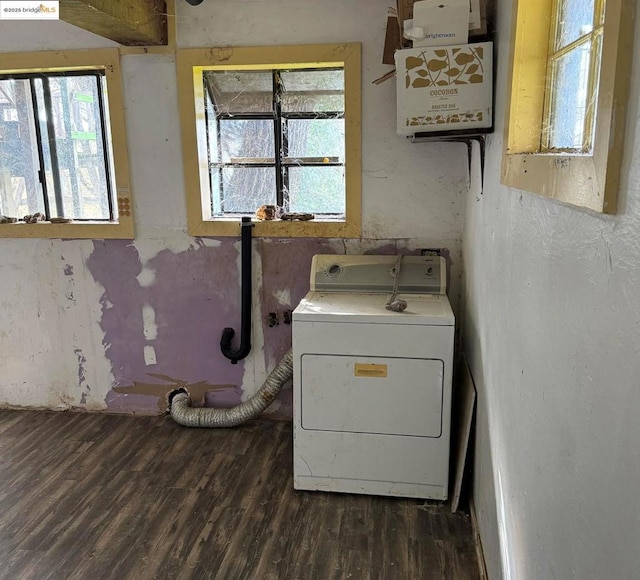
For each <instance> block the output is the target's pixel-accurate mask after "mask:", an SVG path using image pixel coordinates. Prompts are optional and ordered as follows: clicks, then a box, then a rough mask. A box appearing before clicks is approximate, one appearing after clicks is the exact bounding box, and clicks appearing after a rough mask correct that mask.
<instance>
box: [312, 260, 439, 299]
mask: <svg viewBox="0 0 640 580" xmlns="http://www.w3.org/2000/svg"><path fill="white" fill-rule="evenodd" d="M399 264H400V276H399V279H398V285H397V291H398V293H403V294H445V293H446V291H447V268H446V261H445V259H444V258H443V257H441V256H402V259H401V260H400V262H399ZM397 265H398V256H394V255H391V256H341V255H332V254H318V255H316V256H314V257H313V260H312V262H311V277H310V287H311V288H310V289H311V291H312V292H381V293H388V292H393V289H394V284H395V281H396V267H397Z"/></svg>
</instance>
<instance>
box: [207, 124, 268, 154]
mask: <svg viewBox="0 0 640 580" xmlns="http://www.w3.org/2000/svg"><path fill="white" fill-rule="evenodd" d="M273 132H274V126H273V121H272V120H268V119H257V120H249V121H248V120H236V119H231V120H227V119H221V120H220V144H221V147H222V162H223V163H230V162H231V163H233V162H234V161H238V162H242V159H243V158H247V157H249V158H254V159H255V158H259V159H270V161H271V163H273V157H274V150H275V140H274V136H273ZM213 158H214V156H213V155H212V159H213Z"/></svg>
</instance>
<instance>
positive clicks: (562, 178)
mask: <svg viewBox="0 0 640 580" xmlns="http://www.w3.org/2000/svg"><path fill="white" fill-rule="evenodd" d="M634 4H635V3H634V2H629V1H628V0H607V3H606V9H605V24H604V32H603V43H602V65H601V67H600V86H599V92H598V102H597V109H596V113H595V115H596V119H597V121H596V127H595V134H594V139H593V148H592V151H591V153H590V154H566V153H548V154H547V153H540V147H541V132H542V129H543V122H542V119H543V115H544V96H545V94H544V93H545V87H546V83H545V82H544V81H541V79H545V78H546V74H547V71H546V67H547V60H548V51H549V46H550V43H549V38H550V25H551V22H552V19H551V13H552V9H553V2H552V0H517V1H516V2H515V3H514V12H513V21H512V30H511V32H512V43H511V55H510V68H509V70H510V77H509V79H508V91H509V94H508V98H507V109H506V114H505V136H504V150H503V157H502V176H501V182H502V183H503V184H504V185H507V186H510V187H514V188H517V189H522V190H525V191H531V192H534V193H538V194H540V195H543V196H545V197H549V198H551V199H555V200H557V201H560V202H563V203H567V204H570V205H574V206H578V207H581V208H586V209H589V210H592V211H595V212H600V213H615V212H616V198H617V194H618V189H619V186H620V167H621V163H622V149H623V144H624V129H625V119H626V105H627V100H628V93H629V78H630V72H631V58H632V54H633V51H632V47H633V26H634V10H635V7H634Z"/></svg>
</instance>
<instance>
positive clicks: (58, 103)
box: [43, 75, 109, 220]
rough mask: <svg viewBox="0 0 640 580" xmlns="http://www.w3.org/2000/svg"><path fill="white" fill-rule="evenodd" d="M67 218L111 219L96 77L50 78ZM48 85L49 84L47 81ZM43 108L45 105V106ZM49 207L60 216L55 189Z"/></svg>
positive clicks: (51, 192) (63, 201)
mask: <svg viewBox="0 0 640 580" xmlns="http://www.w3.org/2000/svg"><path fill="white" fill-rule="evenodd" d="M48 80H49V88H50V91H51V106H52V111H51V114H52V117H53V126H54V129H55V144H56V152H57V158H58V170H59V175H60V191H61V195H62V203H63V208H64V211H63V215H64V217H70V218H74V219H96V220H108V219H109V203H108V195H109V193H108V188H107V172H106V159H105V152H104V149H103V143H102V122H101V118H100V106H99V102H98V87H99V84H98V80H97V78H96V77H95V76H93V75H87V76H69V77H49V79H48ZM45 82H46V81H45ZM43 106H44V103H43ZM49 207H50V209H51V214H52V215H57V214H58V213H59V212H58V211H56V209H55V208H56V202H55V195H54V191H53V188H51V191H50V192H49Z"/></svg>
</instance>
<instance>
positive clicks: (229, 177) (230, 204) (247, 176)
mask: <svg viewBox="0 0 640 580" xmlns="http://www.w3.org/2000/svg"><path fill="white" fill-rule="evenodd" d="M214 171H215V169H214ZM213 194H214V195H216V190H214V192H213ZM222 195H223V199H221V200H219V201H215V200H214V203H213V206H214V208H215V207H220V208H221V211H222V212H223V213H242V214H248V215H253V214H255V212H256V210H257V209H258V208H259V207H260V206H261V205H265V204H275V203H276V171H275V168H274V167H225V168H223V169H222Z"/></svg>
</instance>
